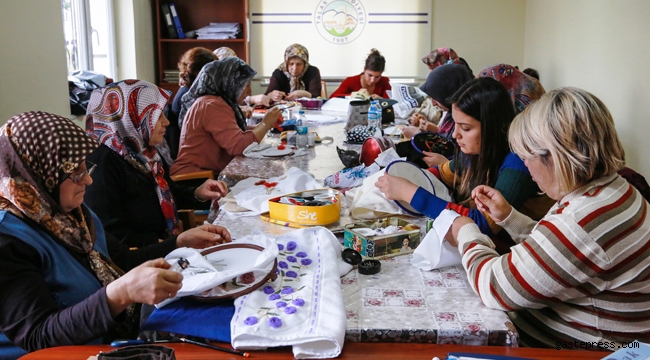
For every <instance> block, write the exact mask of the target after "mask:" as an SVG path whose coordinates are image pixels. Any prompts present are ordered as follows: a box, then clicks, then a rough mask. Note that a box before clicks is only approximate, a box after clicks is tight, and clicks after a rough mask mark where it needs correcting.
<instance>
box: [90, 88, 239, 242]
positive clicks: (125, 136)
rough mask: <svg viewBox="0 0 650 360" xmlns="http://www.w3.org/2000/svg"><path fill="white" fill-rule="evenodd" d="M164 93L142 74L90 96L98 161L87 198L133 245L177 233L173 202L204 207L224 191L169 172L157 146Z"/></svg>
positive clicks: (176, 205) (219, 184)
mask: <svg viewBox="0 0 650 360" xmlns="http://www.w3.org/2000/svg"><path fill="white" fill-rule="evenodd" d="M168 99H169V95H168V94H167V92H166V91H165V90H163V89H161V88H159V87H158V86H156V85H154V84H151V83H149V82H146V81H141V80H124V81H121V82H118V83H114V84H111V85H110V86H108V87H104V88H101V89H97V90H95V91H93V93H92V95H91V97H90V102H89V106H88V115H87V116H86V132H87V133H88V135H89V136H91V137H93V138H94V139H96V140H97V141H99V143H100V144H101V145H100V146H99V148H98V149H97V151H95V152H94V153H92V154H90V155H88V160H90V161H91V162H93V163H95V164H99V165H100V166H99V167H98V168H97V170H96V171H95V173H94V174H93V181H94V183H93V185H92V186H88V188H87V189H86V190H87V196H86V204H87V205H88V206H89V207H90V208H91V209H92V210H93V211H94V212H95V213H96V214H97V216H98V217H99V219H101V221H102V224H103V225H104V228H105V229H106V232H108V233H110V234H111V235H113V236H114V237H115V238H117V239H119V240H120V241H121V242H122V243H123V244H125V245H128V246H131V247H142V246H146V245H149V244H155V243H157V242H158V241H159V239H166V238H168V237H169V236H173V235H177V234H178V233H179V230H180V224H179V221H178V214H177V211H176V209H177V208H184V209H200V208H207V205H208V203H207V201H208V200H212V199H218V198H220V197H221V196H225V195H226V193H227V191H228V189H227V186H226V184H225V183H223V182H219V181H215V180H207V181H206V182H205V183H203V184H202V185H201V186H199V187H188V186H180V185H176V184H174V182H173V181H172V180H171V179H170V178H169V169H168V164H167V163H166V161H165V160H164V159H163V157H162V156H161V154H160V153H158V151H157V149H156V146H159V145H160V144H161V143H163V142H164V138H163V136H164V134H165V129H166V127H167V126H168V125H169V121H168V120H167V118H166V117H165V115H164V114H163V113H162V109H163V107H164V106H165V104H166V103H167V100H168ZM203 202H206V203H203Z"/></svg>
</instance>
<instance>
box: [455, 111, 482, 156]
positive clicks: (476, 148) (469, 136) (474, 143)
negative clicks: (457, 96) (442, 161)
mask: <svg viewBox="0 0 650 360" xmlns="http://www.w3.org/2000/svg"><path fill="white" fill-rule="evenodd" d="M451 116H452V117H453V118H454V122H455V123H456V127H455V128H454V133H453V134H452V136H453V138H454V139H456V142H457V143H458V147H459V148H460V151H462V152H463V153H465V154H467V155H478V154H479V153H480V152H481V123H480V122H479V121H478V120H476V119H474V118H473V117H471V116H469V115H467V114H465V113H464V112H462V111H461V110H460V109H459V108H458V107H457V106H456V104H453V105H452V106H451Z"/></svg>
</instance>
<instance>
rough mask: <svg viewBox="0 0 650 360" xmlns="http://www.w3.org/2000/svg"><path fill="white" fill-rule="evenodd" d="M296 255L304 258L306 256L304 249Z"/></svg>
mask: <svg viewBox="0 0 650 360" xmlns="http://www.w3.org/2000/svg"><path fill="white" fill-rule="evenodd" d="M296 256H297V257H299V258H305V257H307V253H306V252H304V251H301V252H299V253H297V254H296Z"/></svg>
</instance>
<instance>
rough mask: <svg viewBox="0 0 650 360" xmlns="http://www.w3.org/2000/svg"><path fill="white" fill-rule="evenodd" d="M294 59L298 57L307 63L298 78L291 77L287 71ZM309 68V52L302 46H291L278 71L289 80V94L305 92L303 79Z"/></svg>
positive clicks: (286, 51)
mask: <svg viewBox="0 0 650 360" xmlns="http://www.w3.org/2000/svg"><path fill="white" fill-rule="evenodd" d="M292 57H298V58H300V59H302V60H303V61H304V62H305V67H304V68H303V69H302V72H301V73H300V74H298V76H293V75H291V74H290V73H289V70H288V69H287V62H288V61H289V59H291V58H292ZM308 68H309V51H307V48H306V47H304V46H302V45H300V44H293V45H289V47H288V48H287V49H286V50H285V51H284V62H283V63H282V64H280V66H278V69H279V70H280V71H282V72H283V73H284V75H285V76H286V77H287V78H289V84H290V90H289V92H293V91H295V90H305V82H304V81H302V77H303V76H304V75H305V73H306V72H307V69H308Z"/></svg>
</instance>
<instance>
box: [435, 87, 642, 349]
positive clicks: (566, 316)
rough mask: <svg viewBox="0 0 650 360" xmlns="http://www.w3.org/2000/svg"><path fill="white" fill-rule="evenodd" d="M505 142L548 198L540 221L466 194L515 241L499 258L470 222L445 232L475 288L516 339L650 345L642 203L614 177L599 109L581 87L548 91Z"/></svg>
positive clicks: (613, 154) (612, 146) (490, 195)
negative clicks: (504, 314) (504, 317)
mask: <svg viewBox="0 0 650 360" xmlns="http://www.w3.org/2000/svg"><path fill="white" fill-rule="evenodd" d="M508 137H509V141H510V145H511V147H512V149H513V151H514V152H515V153H516V154H517V155H518V156H520V157H521V158H522V159H523V160H524V162H525V164H526V166H527V167H528V169H529V170H530V173H531V175H532V177H533V180H534V181H535V182H537V184H538V185H539V187H540V189H541V190H542V191H544V192H545V193H546V194H547V195H548V196H549V197H551V198H552V199H554V200H555V201H556V203H555V205H554V206H553V207H552V208H551V209H550V210H549V211H548V213H547V214H546V215H545V216H544V217H543V218H542V219H541V220H540V221H539V222H538V221H534V220H532V219H530V218H528V217H526V216H524V215H522V214H521V213H520V212H518V211H517V210H516V209H514V208H513V207H512V206H510V205H509V204H508V202H507V201H506V200H505V199H504V198H503V196H502V195H501V194H500V193H499V192H498V191H497V190H495V189H492V188H490V187H488V186H478V187H477V188H475V189H474V190H473V192H472V196H473V198H474V199H475V201H476V204H477V206H478V208H479V209H481V210H482V211H484V212H485V213H486V214H489V216H490V217H491V218H492V219H493V220H494V221H496V222H497V224H499V225H500V226H502V227H503V228H504V229H505V230H507V231H508V233H509V234H510V235H511V236H512V238H513V239H514V240H515V241H516V242H517V245H515V246H513V247H512V248H511V249H510V250H511V252H510V254H507V255H502V256H499V255H498V254H497V253H496V252H495V251H494V250H493V248H494V244H493V243H492V241H491V240H490V239H489V238H488V237H486V236H485V235H483V234H481V232H480V230H479V229H478V227H477V226H476V224H474V222H473V221H472V220H471V219H469V218H466V217H459V218H457V219H456V220H455V221H454V223H453V225H452V228H451V230H450V233H449V234H448V237H447V238H448V240H449V241H450V243H451V244H452V245H455V244H457V245H458V249H459V251H460V253H461V254H462V257H463V260H462V261H463V266H464V267H465V269H466V270H467V274H468V277H469V280H470V281H469V282H470V284H471V285H472V287H473V288H474V291H476V293H477V294H479V296H480V297H481V299H482V300H483V302H484V303H485V304H486V305H487V306H489V307H492V308H496V309H503V310H506V311H511V313H510V317H511V319H512V320H513V322H514V324H515V325H516V326H517V329H518V331H519V334H520V336H521V340H522V343H524V345H528V346H534V347H544V346H550V347H556V346H558V345H557V344H560V343H561V342H562V343H565V344H566V343H569V342H570V343H575V342H577V343H579V344H580V343H581V342H582V343H581V344H585V343H586V344H593V345H591V346H590V348H594V349H597V348H601V349H604V350H611V349H614V348H616V346H619V345H621V344H622V343H625V342H630V341H633V340H635V339H637V340H640V341H643V342H648V341H650V321H648V310H649V309H650V283H649V282H648V274H649V273H650V236H648V235H649V234H650V218H648V217H647V208H648V203H647V202H646V200H645V199H644V198H643V197H642V196H641V194H640V193H639V192H638V191H637V190H636V189H635V188H634V187H633V186H631V185H630V184H629V183H628V182H627V181H625V179H623V178H622V177H621V176H619V175H618V174H617V173H616V172H617V171H618V170H619V169H620V168H622V167H623V166H624V164H625V152H624V150H623V146H622V144H621V142H620V140H619V139H618V136H617V134H616V129H615V128H614V121H613V120H612V116H611V114H610V113H609V111H608V110H607V107H606V106H605V105H604V104H603V103H602V101H600V100H599V99H598V98H597V97H595V96H594V95H592V94H590V93H588V92H586V91H584V90H580V89H576V88H561V89H557V90H553V91H551V92H549V93H547V94H545V95H544V96H542V97H541V98H540V99H539V100H537V101H536V102H534V103H532V104H531V105H530V106H528V107H527V108H526V109H525V110H524V111H523V112H522V113H521V114H520V115H519V116H517V117H516V118H515V120H514V121H513V123H512V125H511V127H510V131H509V135H508ZM619 347H620V346H619Z"/></svg>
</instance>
